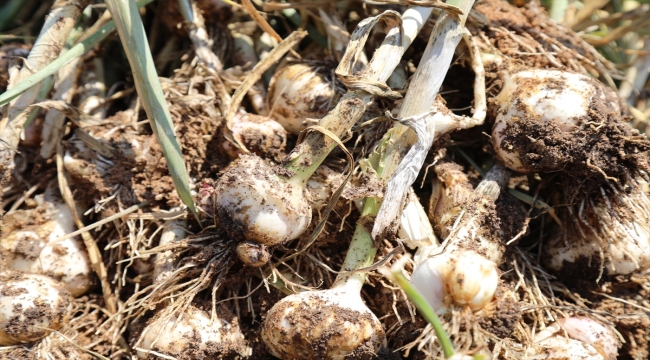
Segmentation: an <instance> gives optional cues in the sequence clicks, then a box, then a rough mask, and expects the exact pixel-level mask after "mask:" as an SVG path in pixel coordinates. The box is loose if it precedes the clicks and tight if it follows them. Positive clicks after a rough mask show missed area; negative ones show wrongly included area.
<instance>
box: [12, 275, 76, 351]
mask: <svg viewBox="0 0 650 360" xmlns="http://www.w3.org/2000/svg"><path fill="white" fill-rule="evenodd" d="M71 301H72V298H71V296H70V294H69V293H68V292H67V291H66V290H65V289H64V288H63V286H62V285H61V284H60V283H59V282H57V281H55V280H53V279H51V278H49V277H47V276H43V275H36V274H27V273H23V272H20V271H14V270H5V271H2V272H0V346H7V345H17V344H23V343H29V342H33V341H38V340H40V339H42V338H44V337H45V336H47V335H48V334H49V333H50V332H51V330H59V329H61V327H62V326H63V324H64V322H65V321H67V317H69V316H70V311H71V309H72V308H71V304H70V302H71ZM47 329H51V330H47Z"/></svg>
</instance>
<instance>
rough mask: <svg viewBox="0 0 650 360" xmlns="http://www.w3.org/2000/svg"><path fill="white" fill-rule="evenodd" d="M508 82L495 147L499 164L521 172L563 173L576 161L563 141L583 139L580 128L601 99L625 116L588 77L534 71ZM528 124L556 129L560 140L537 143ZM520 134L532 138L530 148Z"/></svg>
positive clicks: (500, 99) (508, 78)
mask: <svg viewBox="0 0 650 360" xmlns="http://www.w3.org/2000/svg"><path fill="white" fill-rule="evenodd" d="M503 81H504V84H503V88H502V90H501V92H500V93H499V95H498V96H497V97H496V98H495V104H496V105H497V106H498V109H497V117H496V121H495V123H494V128H493V130H492V143H493V145H494V150H495V152H496V155H497V157H498V158H499V160H501V161H502V162H503V163H504V164H505V165H506V166H507V167H508V168H510V169H512V170H515V171H518V172H521V173H532V172H553V171H560V170H563V169H564V168H565V167H566V166H567V163H568V162H569V161H571V159H570V158H569V156H567V154H564V152H568V149H565V148H562V147H560V145H559V142H561V141H563V139H568V140H571V139H572V138H574V137H575V136H577V134H574V132H575V131H574V130H576V129H578V127H579V125H581V123H582V122H583V121H586V120H585V119H588V117H589V115H590V111H591V109H592V108H593V107H594V102H595V101H597V102H600V103H601V104H602V105H603V106H604V107H606V108H607V110H608V111H609V112H611V113H616V114H619V113H620V106H619V103H618V101H617V100H616V98H615V97H614V96H612V93H611V90H609V89H607V88H606V87H605V86H604V85H603V84H601V83H599V82H598V81H596V80H594V79H591V78H589V77H588V76H585V75H581V74H574V73H569V72H566V71H560V70H540V69H531V70H522V71H517V72H514V73H512V74H509V73H505V75H504V76H503ZM526 123H528V124H535V125H536V126H539V128H542V129H543V128H547V127H552V129H551V130H550V131H555V132H553V134H555V135H554V136H557V137H559V138H557V139H553V138H552V137H551V136H546V137H542V138H540V139H537V138H535V136H536V135H535V134H532V133H526V132H525V130H523V128H520V127H521V126H522V124H524V125H525V124H526ZM553 129H556V130H553ZM518 134H519V135H518ZM518 136H528V137H529V138H530V139H525V140H523V141H525V142H526V144H524V143H521V142H520V141H519V140H518ZM531 139H532V140H531ZM549 141H550V142H557V144H556V143H549ZM535 142H540V143H539V144H536V143H535ZM536 145H538V146H536ZM553 146H556V147H557V151H558V152H559V153H558V154H552V152H551V151H549V150H548V149H549V147H553ZM551 155H553V156H551ZM555 155H557V156H555Z"/></svg>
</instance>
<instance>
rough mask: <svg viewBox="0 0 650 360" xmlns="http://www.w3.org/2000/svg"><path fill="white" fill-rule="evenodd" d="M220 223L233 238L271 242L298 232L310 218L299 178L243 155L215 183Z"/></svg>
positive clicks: (295, 235) (216, 210) (273, 242)
mask: <svg viewBox="0 0 650 360" xmlns="http://www.w3.org/2000/svg"><path fill="white" fill-rule="evenodd" d="M215 191H216V194H217V199H216V203H215V213H216V215H217V217H218V219H219V225H220V226H221V227H222V228H223V229H225V230H226V232H228V234H230V235H231V236H232V237H234V238H236V239H246V240H250V241H255V242H257V243H259V244H262V245H266V246H273V245H277V244H281V243H284V242H287V241H289V240H293V239H295V238H296V237H298V236H299V235H301V234H302V233H303V232H304V231H305V230H306V229H307V227H308V226H309V223H310V221H311V207H310V205H309V202H308V201H307V198H306V196H307V194H306V191H305V188H304V185H303V184H302V182H298V181H291V179H288V178H287V177H284V176H282V175H281V174H278V173H277V172H276V169H275V168H274V167H272V166H270V165H269V164H267V163H266V162H264V160H262V159H260V158H259V157H256V156H247V155H242V156H241V157H240V158H239V160H238V161H237V162H236V163H235V164H234V165H233V166H231V167H230V169H229V170H228V171H226V173H225V174H223V175H222V176H221V178H219V181H218V183H217V185H216V187H215Z"/></svg>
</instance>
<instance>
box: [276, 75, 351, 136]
mask: <svg viewBox="0 0 650 360" xmlns="http://www.w3.org/2000/svg"><path fill="white" fill-rule="evenodd" d="M330 70H331V69H330V68H328V67H327V66H321V67H318V66H315V65H310V64H308V63H297V64H291V65H288V66H286V67H284V68H282V69H280V70H279V71H277V72H276V73H275V76H273V78H272V79H271V84H270V85H269V94H268V98H267V99H268V101H269V102H270V104H269V106H268V108H269V109H270V111H271V114H270V115H271V116H273V117H274V118H275V119H276V120H277V121H278V122H279V123H280V124H282V126H284V128H285V129H287V131H288V132H290V133H292V134H294V135H298V134H299V133H300V132H301V131H302V130H304V129H305V128H306V127H307V126H308V124H306V121H307V119H320V118H322V117H323V116H325V114H327V112H328V111H330V110H331V109H332V108H334V106H335V105H336V104H337V103H338V100H339V98H340V97H341V96H340V94H339V93H338V92H337V90H336V88H335V85H334V83H333V82H332V80H328V79H327V77H326V76H327V75H328V73H327V71H330Z"/></svg>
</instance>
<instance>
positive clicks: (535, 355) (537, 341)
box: [526, 317, 620, 360]
mask: <svg viewBox="0 0 650 360" xmlns="http://www.w3.org/2000/svg"><path fill="white" fill-rule="evenodd" d="M562 330H564V331H566V333H567V335H568V336H569V338H566V337H564V335H563V334H562ZM533 342H534V345H533V346H532V347H530V348H529V349H528V351H527V352H526V358H527V359H535V360H550V359H592V360H614V359H616V357H617V356H618V347H619V346H620V343H619V341H618V339H617V338H616V336H615V335H614V334H613V333H612V331H611V330H609V329H607V328H606V327H604V326H603V325H601V324H600V323H598V322H596V321H594V320H592V319H589V318H586V317H570V318H564V319H560V320H558V321H557V322H555V323H553V324H551V325H549V326H548V327H546V328H545V329H544V330H542V331H541V332H539V333H538V334H536V335H535V338H534V339H533Z"/></svg>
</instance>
